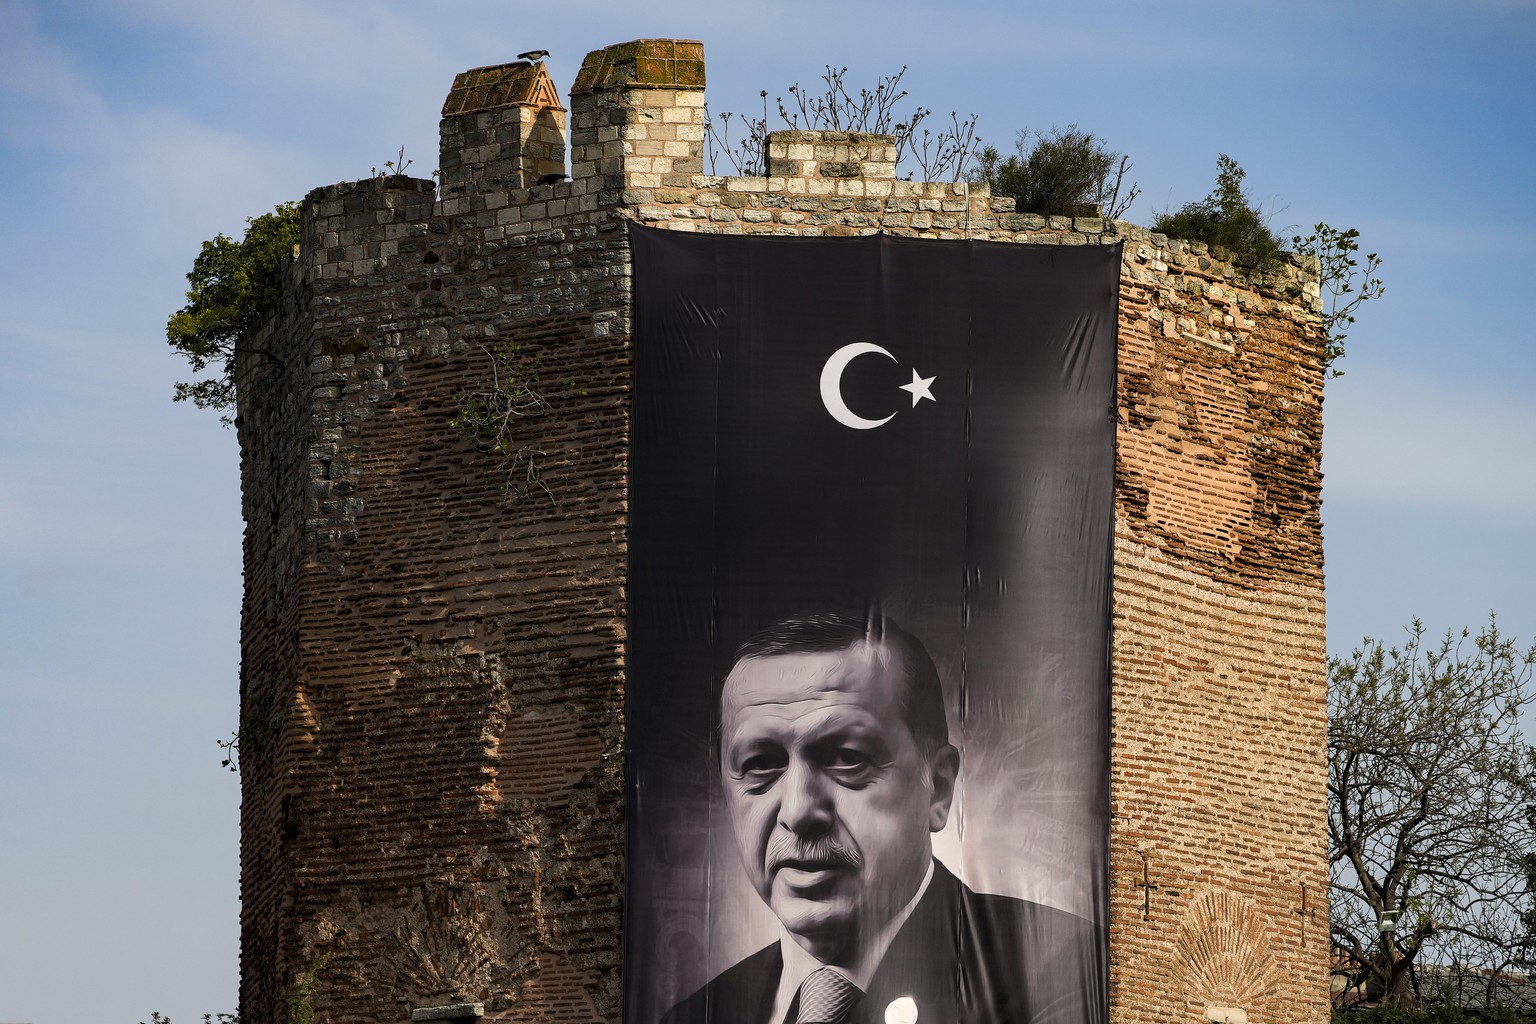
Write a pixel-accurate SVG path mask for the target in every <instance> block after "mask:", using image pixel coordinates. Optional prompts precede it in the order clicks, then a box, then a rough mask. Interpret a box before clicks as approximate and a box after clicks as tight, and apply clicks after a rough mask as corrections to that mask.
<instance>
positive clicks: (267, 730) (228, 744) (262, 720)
mask: <svg viewBox="0 0 1536 1024" xmlns="http://www.w3.org/2000/svg"><path fill="white" fill-rule="evenodd" d="M292 681H293V680H292V678H291V677H289V678H287V679H283V678H279V679H274V680H272V681H271V682H270V683H268V684H267V686H266V689H264V690H262V691H261V692H259V693H255V694H252V696H251V699H250V701H249V702H248V703H247V706H246V712H245V714H243V715H241V716H240V725H239V727H238V728H236V729H235V730H234V731H233V732H231V733H230V734H229V739H227V740H216V741H215V742H217V743H218V745H219V748H220V749H221V750H223V751H224V759H223V760H222V761H220V762H219V766H220V767H221V768H228V769H229V770H230V771H232V772H234V773H235V774H236V775H238V774H240V757H241V755H242V754H244V755H245V756H247V757H254V756H256V754H257V752H258V751H259V750H260V749H261V745H262V741H263V740H264V739H265V738H266V737H267V736H268V735H269V734H271V732H272V731H273V728H272V707H273V703H274V702H275V701H276V700H277V691H278V687H279V686H280V685H281V684H283V683H285V682H289V683H291V682H292Z"/></svg>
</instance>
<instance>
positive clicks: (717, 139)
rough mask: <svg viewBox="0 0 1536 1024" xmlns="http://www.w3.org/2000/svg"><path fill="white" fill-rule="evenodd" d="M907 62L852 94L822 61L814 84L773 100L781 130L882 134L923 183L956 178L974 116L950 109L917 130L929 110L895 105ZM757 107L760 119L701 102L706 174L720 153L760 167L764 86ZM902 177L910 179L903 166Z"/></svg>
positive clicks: (743, 166) (749, 170) (971, 139)
mask: <svg viewBox="0 0 1536 1024" xmlns="http://www.w3.org/2000/svg"><path fill="white" fill-rule="evenodd" d="M906 73H907V68H906V66H905V65H903V66H902V68H901V70H899V71H897V72H896V73H895V74H893V75H881V76H880V77H879V78H878V79H876V81H875V87H874V88H873V89H866V88H860V89H859V91H858V93H857V95H855V94H854V92H853V91H852V90H851V89H849V88H848V85H847V83H846V82H845V81H844V78H845V76H846V75H847V74H848V69H847V68H846V67H844V68H834V67H833V66H832V65H830V64H828V65H826V70H825V71H824V72H823V73H822V76H821V81H822V86H821V88H820V89H819V90H818V89H814V88H813V89H808V88H806V87H804V86H802V85H800V84H799V83H798V82H796V83H795V84H794V85H791V86H790V87H789V89H788V90H786V91H787V92H788V93H789V96H790V98H789V101H788V102H786V101H785V99H784V97H782V96H779V97H776V98H775V100H774V104H775V106H776V107H777V109H778V115H779V119H780V120H781V121H782V122H783V124H784V126H785V127H786V128H789V129H792V130H797V131H833V132H873V133H876V134H879V135H890V136H892V137H893V138H895V140H896V163H897V165H898V167H899V166H900V165H901V164H902V162H903V161H906V160H908V159H910V160H912V161H913V162H915V163H916V164H917V165H918V168H919V169H920V170H921V171H922V175H923V178H922V180H924V181H943V180H952V181H959V180H960V179H961V177H963V175H964V173H965V170H966V168H967V166H968V164H969V162H970V159H971V157H972V155H973V154H974V152H975V150H976V146H977V144H978V143H980V142H981V137H980V136H978V135H977V134H976V124H977V116H976V115H975V114H969V115H967V116H966V117H964V118H961V117H960V116H959V115H958V114H957V113H953V112H952V113H951V114H950V121H951V124H950V126H949V127H948V128H942V129H940V130H938V131H930V129H928V128H923V129H922V133H921V134H920V135H919V134H918V128H919V126H921V125H922V124H923V122H924V121H925V120H926V119H927V118H928V117H929V116H931V115H932V113H933V111H931V110H929V109H927V108H926V107H923V106H921V105H914V106H913V107H912V108H911V109H910V110H907V111H906V112H905V113H902V112H899V111H898V104H900V103H901V101H902V100H904V99H906V98H907V95H908V94H907V90H906V89H903V88H901V80H902V78H903V77H904V76H905V75H906ZM758 97H759V98H760V99H761V100H762V104H763V112H762V115H761V116H760V117H752V116H750V115H747V114H737V113H733V112H732V111H729V110H726V111H722V112H720V113H718V114H714V113H711V112H710V109H709V106H708V105H707V104H706V105H705V107H704V132H705V156H706V158H707V160H708V164H709V172H710V173H711V174H714V173H717V171H718V169H719V166H720V160H721V158H722V157H723V158H724V159H725V160H727V161H729V162H730V164H731V166H732V167H734V168H735V169H736V173H737V174H743V175H749V176H761V175H763V174H765V173H767V166H766V159H767V146H768V131H769V125H768V120H769V117H768V90H766V89H763V90H761V91H759V92H758ZM733 124H735V125H739V126H740V128H741V130H742V132H744V133H745V137H744V138H738V139H737V140H736V141H735V142H732V141H731V130H732V125H733ZM907 177H908V178H910V177H912V173H911V172H908V174H907Z"/></svg>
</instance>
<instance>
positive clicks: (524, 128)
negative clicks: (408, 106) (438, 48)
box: [438, 61, 565, 198]
mask: <svg viewBox="0 0 1536 1024" xmlns="http://www.w3.org/2000/svg"><path fill="white" fill-rule="evenodd" d="M438 146H439V155H438V169H439V171H440V172H441V176H442V189H443V197H444V198H450V197H459V196H463V195H465V194H467V193H469V192H491V191H499V190H505V189H513V188H525V187H527V186H530V185H533V184H536V183H537V182H538V181H539V180H540V179H542V178H545V177H546V176H549V175H562V174H564V173H565V108H564V107H562V106H561V105H560V97H559V94H558V93H557V92H556V91H555V85H554V83H553V82H552V81H550V78H549V72H548V71H546V70H545V69H544V62H543V61H517V62H515V63H512V64H497V65H494V66H492V67H484V68H475V69H474V70H473V71H465V72H463V73H462V74H460V75H458V76H457V77H456V78H454V80H453V89H452V90H450V91H449V93H448V98H447V99H446V100H445V101H443V119H442V121H441V122H439V124H438Z"/></svg>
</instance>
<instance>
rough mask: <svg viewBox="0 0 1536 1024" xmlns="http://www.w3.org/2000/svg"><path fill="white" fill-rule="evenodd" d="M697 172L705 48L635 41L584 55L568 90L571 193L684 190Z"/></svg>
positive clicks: (700, 165) (700, 166) (701, 154)
mask: <svg viewBox="0 0 1536 1024" xmlns="http://www.w3.org/2000/svg"><path fill="white" fill-rule="evenodd" d="M703 171H704V44H703V43H699V42H694V41H691V40H680V39H640V40H636V41H635V42H632V43H623V44H621V45H619V46H610V47H608V48H607V49H604V50H595V51H593V52H592V53H589V54H587V59H586V60H585V61H584V62H583V63H582V65H581V71H580V72H579V73H578V74H577V75H576V84H575V85H573V86H572V87H571V176H572V178H573V179H575V181H576V182H578V183H579V184H578V187H580V185H581V184H585V186H586V187H587V188H591V187H593V186H597V187H600V188H605V189H625V188H631V189H633V188H650V189H654V188H687V187H688V185H689V182H690V181H691V180H692V179H693V176H694V175H696V174H701V173H703Z"/></svg>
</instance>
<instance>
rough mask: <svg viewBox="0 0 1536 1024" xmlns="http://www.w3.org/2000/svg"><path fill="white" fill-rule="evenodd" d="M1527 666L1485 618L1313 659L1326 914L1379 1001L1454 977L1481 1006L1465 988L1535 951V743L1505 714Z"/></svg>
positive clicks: (1461, 997) (1412, 998)
mask: <svg viewBox="0 0 1536 1024" xmlns="http://www.w3.org/2000/svg"><path fill="white" fill-rule="evenodd" d="M1533 665H1536V647H1531V648H1521V647H1520V646H1519V645H1518V644H1516V642H1515V641H1513V640H1511V639H1509V638H1507V637H1505V636H1504V635H1503V634H1501V633H1500V632H1499V630H1498V625H1497V623H1496V622H1495V621H1493V620H1490V621H1489V623H1488V625H1487V626H1485V627H1484V628H1483V629H1482V630H1481V631H1480V632H1479V633H1477V634H1476V636H1473V635H1472V634H1471V633H1470V632H1469V631H1467V630H1463V631H1462V632H1461V634H1460V635H1459V636H1458V635H1455V634H1450V633H1447V634H1446V636H1445V637H1444V639H1443V640H1441V641H1439V642H1434V641H1432V640H1430V641H1426V639H1425V636H1424V627H1423V626H1422V625H1421V624H1420V623H1419V622H1418V621H1417V620H1415V621H1414V623H1413V625H1412V626H1411V627H1409V629H1408V638H1407V641H1406V643H1404V644H1402V645H1401V646H1397V647H1388V646H1385V645H1383V644H1381V643H1379V642H1377V641H1375V640H1371V639H1366V640H1365V641H1364V643H1363V645H1362V646H1361V647H1360V648H1359V649H1358V650H1356V651H1354V652H1353V653H1352V654H1351V655H1350V656H1349V657H1347V658H1336V659H1332V660H1331V661H1330V662H1329V682H1328V856H1329V868H1330V876H1331V881H1332V887H1333V897H1332V901H1331V922H1330V924H1331V930H1332V933H1333V940H1334V944H1335V945H1336V947H1338V948H1339V949H1340V950H1341V951H1342V952H1343V953H1344V954H1345V955H1346V956H1347V958H1348V960H1349V961H1350V962H1351V963H1352V964H1353V965H1354V968H1355V970H1356V972H1357V973H1358V977H1356V978H1355V979H1354V980H1355V983H1356V985H1357V986H1358V987H1359V988H1360V989H1361V990H1369V991H1371V992H1379V993H1381V998H1382V1000H1383V1002H1385V1003H1388V1004H1391V1005H1395V1006H1400V1007H1414V1006H1428V1005H1431V1004H1432V1003H1433V1002H1434V1001H1435V995H1436V993H1437V991H1438V990H1439V989H1440V988H1441V987H1442V986H1443V985H1446V984H1454V985H1455V986H1456V987H1457V992H1458V998H1457V1002H1458V1004H1459V1005H1466V1003H1467V1002H1468V1001H1471V1002H1473V1003H1475V1004H1476V1005H1480V1006H1489V1005H1492V1003H1493V1002H1495V1001H1497V998H1498V992H1497V991H1486V992H1483V993H1482V994H1481V995H1479V994H1478V993H1472V994H1471V995H1470V996H1469V995H1468V994H1467V992H1466V991H1465V988H1466V985H1467V984H1469V983H1471V984H1484V985H1491V984H1492V983H1493V982H1494V981H1496V980H1497V979H1498V978H1499V977H1502V976H1504V972H1507V971H1508V970H1509V968H1510V967H1512V966H1519V965H1523V964H1525V963H1528V962H1529V961H1530V958H1531V953H1532V950H1533V948H1536V947H1533V941H1532V940H1533V936H1532V933H1531V931H1530V930H1529V928H1528V927H1527V925H1528V923H1529V918H1530V912H1531V900H1532V887H1531V881H1532V877H1531V876H1532V871H1531V870H1529V869H1530V868H1531V867H1532V864H1531V861H1530V857H1531V854H1532V851H1536V821H1533V818H1532V815H1533V807H1536V748H1533V747H1532V746H1531V745H1530V744H1528V743H1526V742H1525V739H1524V737H1523V736H1522V734H1521V731H1520V721H1519V719H1520V713H1521V711H1522V709H1524V708H1526V707H1527V706H1529V705H1530V704H1531V703H1532V702H1533V700H1536V692H1533V687H1532V685H1531V673H1532V666H1533ZM1388 922H1391V923H1392V927H1386V924H1387V923H1388ZM1431 964H1433V965H1436V969H1435V970H1434V971H1430V970H1429V969H1428V968H1427V965H1431ZM1447 970H1449V971H1450V972H1451V973H1450V974H1446V971H1447Z"/></svg>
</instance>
